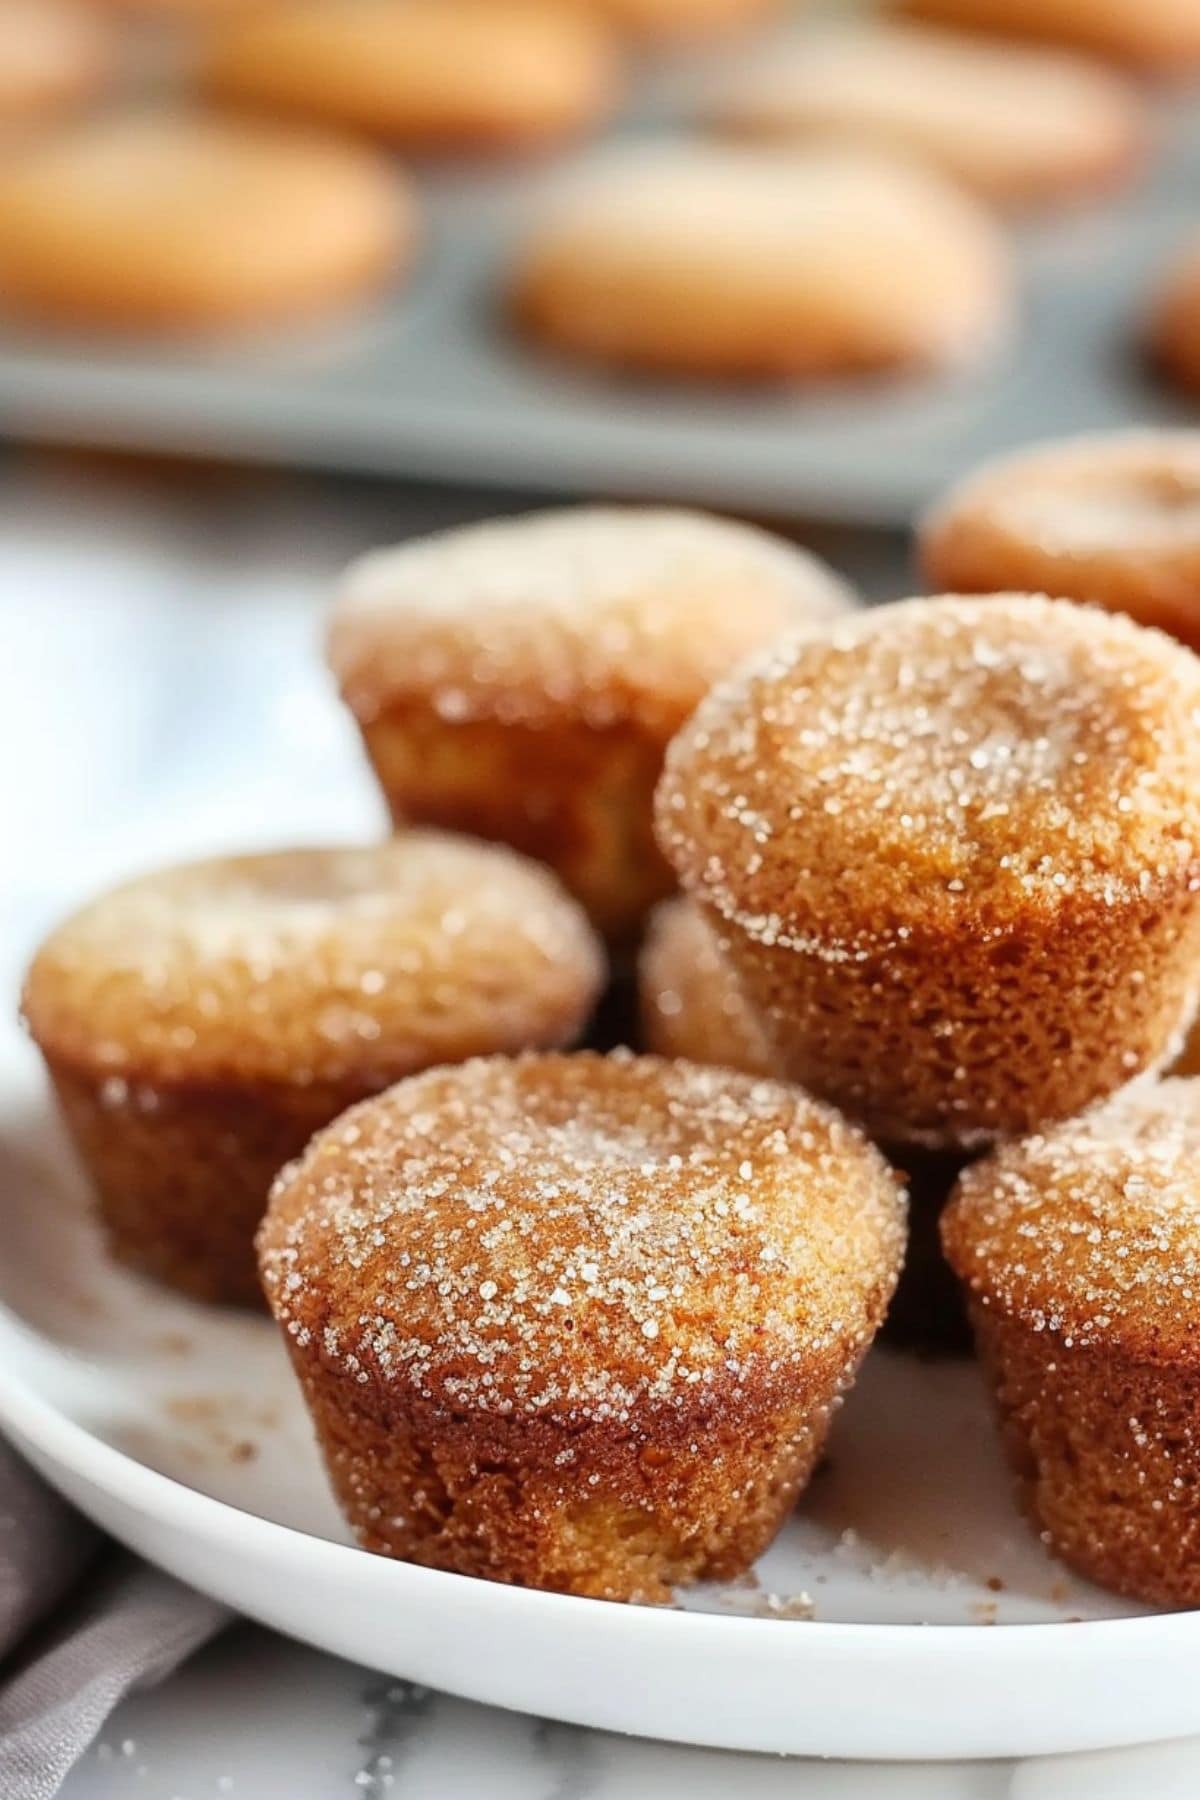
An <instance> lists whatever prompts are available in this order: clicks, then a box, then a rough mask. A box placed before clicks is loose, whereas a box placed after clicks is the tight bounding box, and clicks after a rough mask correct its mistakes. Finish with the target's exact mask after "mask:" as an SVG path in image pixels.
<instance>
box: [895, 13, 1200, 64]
mask: <svg viewBox="0 0 1200 1800" xmlns="http://www.w3.org/2000/svg"><path fill="white" fill-rule="evenodd" d="M900 10H901V11H902V12H904V13H907V14H908V15H909V16H910V17H914V18H919V19H929V20H932V21H933V22H934V23H936V24H939V25H954V26H964V27H967V28H969V29H971V30H978V31H995V32H999V33H1000V34H1001V35H1002V36H1004V37H1029V38H1035V39H1039V40H1042V41H1046V42H1049V43H1058V44H1072V45H1074V46H1076V47H1077V48H1078V49H1081V50H1091V51H1095V52H1096V54H1097V55H1100V56H1107V57H1111V58H1113V59H1114V61H1117V62H1123V63H1129V64H1131V65H1132V66H1133V67H1135V68H1138V69H1144V70H1146V71H1148V72H1151V73H1158V74H1164V75H1168V74H1172V73H1183V72H1186V71H1187V70H1188V69H1191V68H1195V67H1196V65H1197V64H1198V63H1200V9H1198V8H1197V7H1196V4H1195V0H900Z"/></svg>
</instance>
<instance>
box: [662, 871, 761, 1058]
mask: <svg viewBox="0 0 1200 1800" xmlns="http://www.w3.org/2000/svg"><path fill="white" fill-rule="evenodd" d="M638 987H639V991H640V998H641V1018H642V1035H643V1037H644V1038H645V1041H646V1047H647V1049H649V1050H653V1051H654V1052H655V1054H656V1055H658V1056H682V1057H686V1058H687V1059H688V1060H689V1061H691V1062H697V1063H716V1064H718V1065H719V1066H721V1067H722V1068H726V1069H741V1070H742V1071H743V1072H744V1073H745V1074H747V1075H773V1074H775V1072H776V1068H775V1059H774V1057H773V1054H772V1051H771V1046H770V1044H769V1043H768V1042H767V1039H766V1035H765V1034H764V1032H763V1029H762V1026H761V1025H760V1024H759V1022H758V1020H757V1018H756V1017H755V1015H754V1012H753V1010H752V1008H751V1007H750V1005H749V1003H748V1001H747V1000H746V997H745V995H744V994H743V993H742V990H741V988H740V987H739V986H738V980H737V976H736V975H735V974H734V972H733V969H732V967H731V966H730V963H729V961H728V960H727V958H726V957H725V955H724V954H723V952H722V950H721V942H720V939H719V937H718V936H717V933H716V932H715V931H714V930H713V928H712V926H711V925H710V924H709V922H708V920H707V919H706V918H705V917H704V914H703V913H702V912H701V911H700V910H699V908H698V907H696V906H693V905H692V903H691V901H690V900H684V899H675V900H664V901H663V902H662V904H661V905H660V906H657V907H656V908H655V909H654V912H653V913H652V914H651V915H650V925H649V929H648V930H647V933H646V939H645V942H644V944H643V945H642V949H641V954H640V956H639V958H638Z"/></svg>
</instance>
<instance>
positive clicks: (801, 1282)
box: [259, 1052, 903, 1598]
mask: <svg viewBox="0 0 1200 1800" xmlns="http://www.w3.org/2000/svg"><path fill="white" fill-rule="evenodd" d="M902 1247H903V1201H902V1190H901V1188H900V1185H899V1183H898V1182H897V1181H896V1180H895V1178H894V1177H893V1176H892V1175H891V1172H890V1171H889V1170H888V1168H887V1165H886V1164H885V1163H884V1161H883V1159H882V1158H881V1157H880V1156H879V1155H878V1153H877V1152H875V1151H874V1150H873V1149H872V1148H871V1147H870V1146H869V1145H868V1144H867V1143H866V1142H865V1140H863V1139H862V1138H861V1137H860V1136H859V1134H858V1133H857V1132H855V1131H854V1130H853V1128H852V1127H850V1126H848V1125H847V1124H846V1123H845V1122H844V1121H843V1120H841V1119H840V1118H839V1117H838V1116H837V1115H836V1114H834V1113H833V1112H832V1111H831V1110H830V1109H827V1108H824V1107H822V1106H819V1105H818V1104H816V1103H815V1102H812V1101H810V1100H809V1099H808V1098H807V1097H806V1096H804V1095H801V1094H798V1093H796V1092H795V1091H794V1090H791V1089H788V1088H786V1087H783V1086H781V1085H779V1084H777V1083H772V1082H755V1081H752V1080H751V1079H749V1078H747V1077H743V1076H738V1075H735V1074H732V1073H730V1072H729V1071H724V1070H713V1069H700V1068H697V1067H695V1066H693V1065H690V1064H686V1063H665V1062H661V1061H659V1060H658V1059H655V1058H648V1057H634V1056H631V1055H629V1054H628V1053H622V1052H615V1053H613V1055H611V1056H609V1057H598V1056H595V1055H592V1054H590V1053H581V1054H579V1055H576V1056H573V1057H553V1056H542V1057H524V1058H520V1059H517V1060H515V1061H504V1060H500V1059H488V1060H483V1061H478V1062H475V1063H470V1064H466V1065H464V1066H462V1067H460V1068H458V1069H455V1070H434V1071H431V1072H430V1073H428V1074H426V1075H424V1076H420V1077H416V1078H414V1079H413V1080H411V1081H408V1082H405V1083H402V1084H401V1085H400V1086H398V1087H396V1088H394V1089H392V1090H391V1091H390V1092H389V1093H388V1094H386V1095H384V1096H382V1097H381V1098H380V1099H378V1100H376V1101H373V1102H370V1103H368V1104H365V1105H363V1106H360V1107H358V1108H355V1109H354V1110H353V1111H352V1112H351V1113H349V1114H348V1115H346V1117H345V1118H343V1119H341V1120H339V1121H338V1122H337V1123H335V1125H333V1126H332V1127H331V1128H330V1129H329V1130H328V1131H326V1132H324V1133H322V1134H321V1135H320V1137H319V1138H318V1139H317V1140H316V1141H315V1142H314V1144H313V1145H312V1146H311V1147H310V1149H309V1151H308V1152H307V1154H306V1155H305V1157H304V1158H302V1160H301V1161H300V1163H299V1164H298V1165H297V1166H296V1167H295V1168H293V1169H292V1170H290V1171H286V1172H285V1173H284V1175H283V1176H282V1177H281V1179H280V1181H279V1183H278V1184H277V1185H276V1188H275V1191H274V1194H273V1196H272V1201H271V1206H270V1209H269V1212H268V1216H267V1218H266V1220H265V1221H264V1224H263V1226H262V1230H261V1232H260V1237H259V1250H260V1259H261V1263H262V1270H263V1279H264V1284H265V1287H266V1291H267V1294H268V1297H269V1300H270V1303H271V1306H272V1308H273V1310H274V1312H275V1314H276V1317H277V1318H278V1320H279V1322H280V1324H281V1326H282V1327H283V1329H284V1332H285V1334H286V1337H287V1341H288V1344H289V1347H290V1349H291V1353H292V1355H293V1358H294V1360H295V1363H296V1367H297V1371H298V1373H299V1375H300V1378H301V1381H302V1384H303V1385H304V1386H305V1389H306V1392H307V1394H308V1397H309V1401H310V1405H312V1407H313V1410H314V1415H315V1418H316V1421H317V1425H318V1430H319V1433H320V1435H321V1436H322V1439H323V1443H324V1448H325V1450H326V1454H327V1457H328V1458H329V1461H330V1467H331V1473H332V1476H333V1479H334V1483H335V1486H336V1487H337V1489H338V1492H339V1495H340V1497H341V1499H342V1502H343V1505H344V1506H345V1507H346V1509H347V1511H348V1513H349V1516H350V1518H351V1520H352V1522H353V1523H354V1525H355V1528H356V1530H357V1531H358V1533H359V1535H360V1537H361V1538H362V1539H363V1541H364V1542H365V1543H366V1544H367V1545H368V1546H369V1547H371V1548H373V1549H378V1550H383V1551H385V1552H388V1553H390V1554H394V1555H400V1556H404V1557H408V1558H412V1559H415V1560H418V1561H426V1562H429V1563H432V1564H434V1565H436V1566H441V1567H449V1568H458V1569H461V1570H464V1571H466V1572H470V1573H484V1574H488V1575H491V1576H493V1577H494V1578H497V1579H501V1580H513V1581H521V1582H528V1583H532V1584H535V1585H545V1586H558V1587H564V1588H567V1589H570V1590H571V1591H576V1592H588V1593H601V1594H605V1595H607V1596H608V1597H612V1598H638V1597H642V1598H646V1597H650V1598H661V1597H663V1595H664V1593H665V1591H666V1589H667V1587H668V1586H669V1585H670V1583H671V1582H672V1581H673V1580H675V1579H681V1578H687V1577H689V1576H695V1575H699V1574H701V1573H704V1572H709V1571H710V1570H712V1569H716V1568H722V1569H726V1568H732V1567H734V1566H741V1565H742V1563H743V1562H744V1561H745V1560H747V1559H748V1558H749V1556H752V1555H753V1554H754V1553H755V1552H756V1550H757V1548H758V1547H760V1546H761V1543H762V1542H763V1541H764V1539H765V1537H769V1536H770V1535H771V1534H772V1533H773V1531H774V1529H776V1528H777V1525H778V1522H779V1519H780V1517H781V1516H782V1509H785V1508H786V1505H787V1504H788V1503H790V1500H791V1498H792V1496H793V1495H794V1493H795V1491H796V1489H797V1487H798V1486H799V1485H800V1484H801V1482H802V1480H803V1479H804V1477H805V1476H806V1474H807V1472H808V1470H809V1468H810V1467H811V1463H812V1460H813V1457H814V1456H815V1454H816V1448H817V1445H818V1443H819V1441H820V1440H821V1438H822V1437H823V1435H824V1430H825V1426H826V1423H827V1416H828V1412H829V1409H830V1407H831V1406H832V1404H833V1402H834V1400H835V1398H836V1396H837V1394H838V1393H839V1392H840V1391H841V1388H842V1387H843V1386H844V1384H845V1383H846V1382H847V1381H848V1380H849V1379H850V1377H851V1375H852V1373H853V1370H854V1368H855V1367H856V1365H857V1362H858V1359H859V1357H860V1356H861V1354H862V1352H863V1350H864V1349H865V1347H866V1344H867V1343H868V1342H869V1340H870V1337H871V1336H872V1335H873V1333H874V1330H875V1328H876V1326H877V1325H878V1322H879V1319H880V1317H881V1316H882V1312H883V1309H884V1307H885V1305H886V1301H887V1297H888V1295H889V1294H890V1292H891V1289H892V1286H893V1284H894V1281H895V1276H896V1271H897V1268H898V1266H899V1262H900V1259H901V1255H902ZM348 1407H349V1408H351V1409H352V1410H351V1411H350V1413H349V1414H348V1413H347V1408H348ZM385 1436H388V1437H390V1438H391V1439H392V1440H393V1441H394V1442H395V1443H396V1444H397V1445H398V1446H399V1448H398V1450H397V1452H396V1454H395V1455H393V1456H391V1457H389V1459H388V1460H387V1462H386V1464H385V1465H384V1466H383V1467H382V1468H381V1467H380V1466H379V1465H378V1464H377V1463H376V1462H375V1460H374V1459H373V1455H372V1447H373V1446H374V1445H376V1444H377V1443H378V1442H380V1441H382V1439H383V1437H385ZM429 1468H434V1469H436V1471H437V1475H438V1483H437V1487H438V1494H439V1498H438V1499H437V1501H436V1503H435V1501H434V1500H433V1499H432V1498H431V1497H430V1495H429V1493H421V1492H418V1491H417V1486H418V1475H417V1474H416V1473H415V1472H416V1471H418V1470H422V1469H429ZM484 1471H491V1472H492V1473H493V1474H494V1475H495V1477H496V1480H495V1482H494V1483H493V1484H489V1482H488V1481H487V1479H486V1478H485V1477H484V1473H483V1472H484ZM743 1491H744V1494H745V1497H746V1505H745V1506H743V1505H742V1504H740V1503H739V1497H740V1496H741V1495H742V1494H743ZM685 1503H686V1504H685ZM597 1509H598V1510H597ZM613 1518H624V1519H625V1520H626V1522H627V1524H628V1535H629V1539H630V1543H631V1545H632V1546H633V1547H632V1548H631V1549H630V1550H629V1553H628V1556H626V1555H625V1553H624V1552H623V1550H622V1540H621V1534H620V1532H617V1533H615V1534H611V1533H610V1526H611V1521H612V1519H613Z"/></svg>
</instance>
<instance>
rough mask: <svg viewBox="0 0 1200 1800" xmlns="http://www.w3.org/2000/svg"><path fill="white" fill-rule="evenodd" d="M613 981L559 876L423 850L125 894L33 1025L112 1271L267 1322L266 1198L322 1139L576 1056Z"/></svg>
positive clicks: (45, 961)
mask: <svg viewBox="0 0 1200 1800" xmlns="http://www.w3.org/2000/svg"><path fill="white" fill-rule="evenodd" d="M602 979H603V959H602V956H601V953H600V950H599V947H598V945H597V944H596V942H595V939H594V938H593V936H592V934H591V932H590V930H589V928H588V926H587V924H586V922H585V920H584V919H583V917H582V915H581V914H580V912H579V910H578V908H577V907H576V906H575V905H574V904H573V903H572V902H571V901H570V900H569V899H568V898H567V896H566V895H565V894H564V893H563V892H562V891H561V889H560V888H559V887H558V885H557V883H556V882H555V881H554V880H553V878H552V877H551V876H549V875H548V874H547V873H546V872H545V871H544V870H542V869H539V868H536V867H534V866H533V865H531V864H529V863H526V862H525V861H524V860H523V859H521V858H518V857H516V856H513V855H512V854H511V853H510V852H508V851H505V850H503V849H500V848H498V847H496V846H492V845H485V844H476V843H472V842H470V841H468V840H465V839H455V838H452V837H449V836H447V835H443V834H441V833H437V832H418V831H413V832H408V833H405V834H403V835H402V836H400V837H398V838H396V839H394V840H393V841H392V842H390V843H386V844H380V845H375V846H372V847H370V848H363V849H351V848H345V849H336V850H299V851H281V852H274V853H269V854H265V855H260V856H241V857H229V858H224V859H217V860H213V861H209V862H202V863H192V864H187V865H184V866H182V867H178V868H174V869H169V870H166V871H164V872H162V873H159V874H155V875H150V876H145V877H143V878H142V879H140V880H138V881H133V882H130V883H128V884H126V885H125V886H123V887H120V888H116V889H114V890H113V891H112V892H110V893H108V894H106V895H103V896H102V897H101V898H100V899H98V900H96V901H94V902H92V904H91V905H90V906H87V907H85V908H84V909H83V910H82V911H81V912H79V913H77V914H76V915H75V916H74V917H73V918H71V919H69V920H68V921H67V922H66V923H65V924H64V925H62V926H60V927H59V929H58V930H57V931H55V932H54V933H53V934H52V935H51V936H50V937H49V938H48V939H47V940H46V942H45V943H44V944H43V946H42V948H41V949H40V950H39V952H38V953H37V955H36V957H35V958H34V961H33V964H32V966H31V968H30V970H29V974H28V976H27V979H26V983H25V992H24V1002H23V1005H24V1013H25V1017H26V1020H27V1023H28V1025H29V1029H30V1031H31V1033H32V1035H33V1037H34V1038H35V1039H36V1041H37V1043H38V1045H39V1048H40V1049H41V1051H42V1054H43V1056H44V1057H45V1059H46V1063H47V1066H48V1068H49V1071H50V1073H51V1076H52V1078H53V1080H54V1083H55V1086H56V1089H57V1092H58V1095H59V1099H60V1101H61V1103H62V1106H63V1110H64V1113H65V1115H66V1118H67V1122H68V1124H69V1126H70V1127H71V1130H72V1132H73V1135H74V1136H75V1139H76V1142H77V1144H78V1147H79V1149H80V1151H81V1153H82V1155H83V1159H84V1161H85V1164H86V1165H87V1167H88V1169H89V1172H90V1173H91V1175H92V1177H93V1180H94V1181H95V1184H96V1186H97V1188H98V1190H99V1194H100V1199H101V1205H102V1212H103V1215H104V1218H105V1223H106V1225H107V1227H108V1229H109V1232H110V1235H111V1236H112V1238H113V1241H114V1244H115V1247H116V1249H117V1250H118V1252H119V1253H120V1254H121V1255H122V1256H123V1257H125V1258H126V1259H128V1260H130V1261H134V1262H137V1263H139V1264H140V1265H142V1266H143V1267H146V1268H148V1269H150V1270H151V1271H152V1272H154V1273H156V1274H158V1275H160V1276H162V1277H163V1278H164V1279H166V1280H168V1281H170V1282H171V1283H172V1284H173V1285H176V1286H180V1287H183V1288H185V1289H186V1290H187V1291H189V1292H192V1293H195V1294H198V1295H200V1296H201V1297H204V1298H227V1299H236V1300H240V1301H252V1300H254V1299H256V1298H257V1296H258V1284H257V1277H256V1273H255V1268H254V1259H253V1252H252V1243H251V1240H252V1237H253V1232H254V1228H255V1226H256V1225H257V1223H258V1220H259V1218H260V1217H261V1214H262V1209H263V1205H264V1203H265V1196H266V1191H267V1187H268V1186H269V1183H270V1181H271V1178H272V1176H273V1175H274V1174H275V1173H276V1172H277V1170H278V1169H279V1168H280V1167H281V1166H282V1164H283V1163H284V1162H286V1161H287V1160H288V1159H289V1158H290V1157H292V1156H295V1155H296V1154H297V1153H298V1151H299V1150H300V1149H301V1148H302V1147H303V1145H304V1144H305V1143H306V1142H307V1140H308V1139H309V1137H311V1135H312V1133H313V1132H314V1131H315V1130H317V1128H318V1127H319V1126H321V1125H324V1124H327V1123H328V1121H329V1120H330V1119H331V1118H333V1117H335V1116H336V1114H337V1113H339V1112H340V1111H341V1110H342V1109H343V1108H344V1107H346V1106H348V1105H349V1104H351V1103H352V1102H353V1101H355V1100H358V1099H361V1098H362V1097H363V1095H365V1094H369V1093H374V1092H376V1091H377V1090H378V1089H380V1088H382V1087H385V1086H387V1085H388V1083H389V1082H392V1081H395V1080H396V1079H398V1078H399V1077H400V1076H402V1075H405V1074H408V1073H410V1072H411V1071H413V1070H415V1069H422V1068H426V1067H428V1066H429V1065H430V1064H432V1063H437V1062H447V1061H454V1060H456V1059H459V1060H461V1059H462V1058H465V1057H469V1056H472V1055H476V1054H478V1053H480V1052H482V1051H489V1050H517V1049H522V1048H526V1047H529V1046H536V1045H547V1046H552V1045H557V1044H564V1043H569V1042H571V1041H572V1040H573V1039H574V1038H575V1037H576V1036H577V1035H578V1033H579V1031H580V1030H581V1029H582V1026H583V1024H584V1022H585V1021H586V1018H587V1016H588V1014H589V1012H590V1010H591V1007H592V1004H593V1002H594V1000H595V998H596V995H597V993H598V991H599V988H600V985H601V982H602Z"/></svg>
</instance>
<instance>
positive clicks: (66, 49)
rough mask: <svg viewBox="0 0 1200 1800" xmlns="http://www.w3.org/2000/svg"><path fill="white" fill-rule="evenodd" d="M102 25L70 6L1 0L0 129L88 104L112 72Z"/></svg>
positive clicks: (63, 1)
mask: <svg viewBox="0 0 1200 1800" xmlns="http://www.w3.org/2000/svg"><path fill="white" fill-rule="evenodd" d="M112 63H113V55H112V40H111V36H110V33H109V31H108V29H107V27H106V26H105V25H104V23H103V21H102V20H101V19H100V18H99V17H98V16H97V15H96V14H95V13H93V12H90V11H89V10H88V8H87V7H86V6H82V5H77V4H75V0H0V124H4V125H8V124H11V123H13V122H14V121H17V122H21V121H25V120H29V119H40V118H42V117H44V116H46V115H48V114H55V113H60V112H63V111H65V110H67V109H68V108H70V107H73V106H77V105H79V104H80V103H81V102H82V101H85V100H88V99H90V98H91V97H92V96H93V95H94V94H95V93H97V92H98V90H99V89H100V88H102V87H103V85H104V83H105V81H106V80H107V79H108V76H109V74H110V73H111V71H112Z"/></svg>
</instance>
